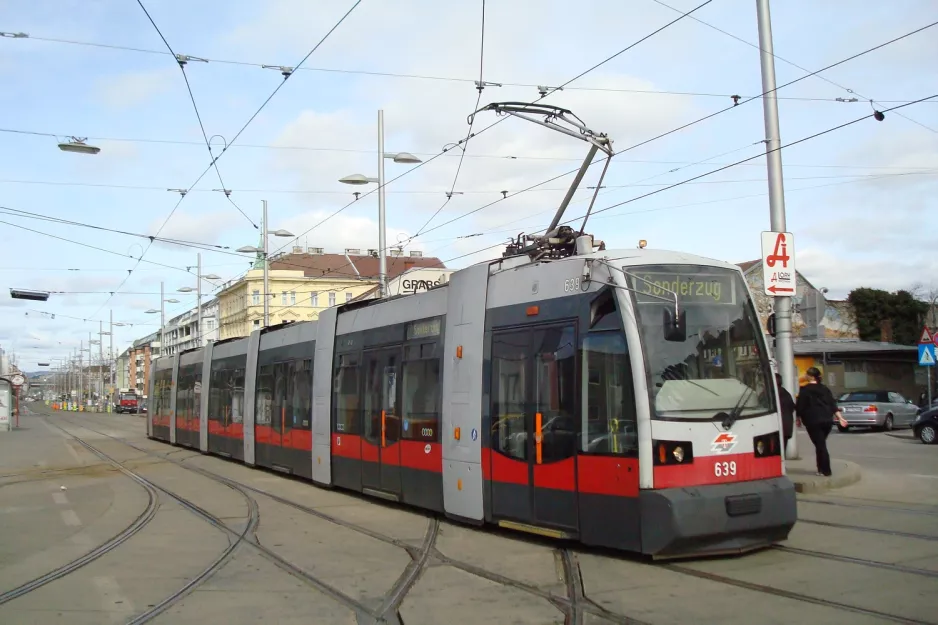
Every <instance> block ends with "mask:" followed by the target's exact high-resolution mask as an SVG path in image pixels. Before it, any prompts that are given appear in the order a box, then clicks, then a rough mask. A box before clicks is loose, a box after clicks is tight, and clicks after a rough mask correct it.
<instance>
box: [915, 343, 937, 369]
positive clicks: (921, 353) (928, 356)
mask: <svg viewBox="0 0 938 625" xmlns="http://www.w3.org/2000/svg"><path fill="white" fill-rule="evenodd" d="M918 366H919V367H934V366H935V346H934V345H932V344H931V343H928V344H927V345H926V344H925V343H922V344H920V345H919V346H918Z"/></svg>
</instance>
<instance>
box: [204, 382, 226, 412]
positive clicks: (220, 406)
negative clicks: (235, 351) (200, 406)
mask: <svg viewBox="0 0 938 625" xmlns="http://www.w3.org/2000/svg"><path fill="white" fill-rule="evenodd" d="M209 384H210V388H209V391H208V418H209V419H210V420H212V421H221V420H222V418H223V415H224V410H225V372H224V371H212V373H211V377H210V382H209Z"/></svg>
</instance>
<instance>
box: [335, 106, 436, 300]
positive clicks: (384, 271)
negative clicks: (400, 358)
mask: <svg viewBox="0 0 938 625" xmlns="http://www.w3.org/2000/svg"><path fill="white" fill-rule="evenodd" d="M385 159H391V160H392V161H394V162H395V163H409V164H413V163H420V162H421V160H420V159H419V158H417V157H416V156H414V155H413V154H408V153H407V152H397V153H392V154H385V152H384V111H383V110H379V111H378V177H377V178H369V177H368V176H364V175H362V174H352V175H351V176H346V177H345V178H340V179H339V182H342V183H345V184H354V185H363V184H368V183H371V182H374V183H377V184H378V288H379V290H380V292H381V297H387V295H388V267H387V251H386V249H385V238H386V236H387V232H386V227H385V211H384V160H385Z"/></svg>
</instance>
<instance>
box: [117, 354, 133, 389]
mask: <svg viewBox="0 0 938 625" xmlns="http://www.w3.org/2000/svg"><path fill="white" fill-rule="evenodd" d="M132 350H133V348H132V347H128V348H127V349H125V350H124V351H123V352H122V353H121V355H120V356H118V357H117V371H116V374H117V376H116V378H115V382H114V383H115V385H116V386H117V388H136V385H134V384H131V383H130V361H131V360H132V356H131V351H132Z"/></svg>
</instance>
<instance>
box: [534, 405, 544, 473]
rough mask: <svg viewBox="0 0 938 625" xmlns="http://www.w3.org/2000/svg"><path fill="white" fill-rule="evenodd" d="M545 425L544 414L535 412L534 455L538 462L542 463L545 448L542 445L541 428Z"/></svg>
mask: <svg viewBox="0 0 938 625" xmlns="http://www.w3.org/2000/svg"><path fill="white" fill-rule="evenodd" d="M542 427H543V416H542V415H541V413H539V412H536V413H534V455H535V460H536V461H537V463H538V464H541V461H542V460H543V455H542V454H543V450H542V448H541V446H542V445H543V438H544V437H543V435H542V434H541V428H542Z"/></svg>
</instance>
